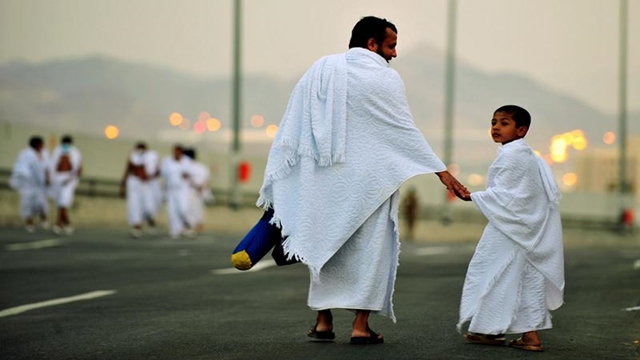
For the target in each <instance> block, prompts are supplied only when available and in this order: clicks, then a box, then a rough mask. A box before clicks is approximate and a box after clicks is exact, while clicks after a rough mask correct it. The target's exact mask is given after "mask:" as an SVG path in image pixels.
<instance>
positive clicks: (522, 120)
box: [494, 105, 531, 128]
mask: <svg viewBox="0 0 640 360" xmlns="http://www.w3.org/2000/svg"><path fill="white" fill-rule="evenodd" d="M497 112H503V113H507V114H509V115H511V118H512V119H513V120H514V121H515V122H516V127H520V126H526V127H527V128H529V127H531V114H529V112H528V111H527V110H525V109H524V108H522V107H520V106H518V105H504V106H501V107H499V108H498V109H497V110H496V111H494V113H497Z"/></svg>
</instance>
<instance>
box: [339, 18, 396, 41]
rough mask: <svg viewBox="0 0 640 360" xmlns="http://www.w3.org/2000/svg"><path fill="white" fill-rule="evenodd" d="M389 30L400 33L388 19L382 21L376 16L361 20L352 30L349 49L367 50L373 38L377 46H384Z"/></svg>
mask: <svg viewBox="0 0 640 360" xmlns="http://www.w3.org/2000/svg"><path fill="white" fill-rule="evenodd" d="M387 28H389V29H391V30H392V31H393V32H394V33H396V34H397V33H398V29H396V26H395V25H393V24H392V23H391V22H389V21H387V19H380V18H377V17H375V16H366V17H363V18H362V19H360V21H358V23H357V24H356V25H355V26H354V27H353V30H351V40H349V49H351V48H354V47H361V48H365V49H366V48H367V42H368V41H369V39H371V38H373V40H375V42H376V44H378V45H382V43H383V42H384V37H385V36H386V35H387Z"/></svg>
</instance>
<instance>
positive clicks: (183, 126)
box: [180, 118, 191, 130]
mask: <svg viewBox="0 0 640 360" xmlns="http://www.w3.org/2000/svg"><path fill="white" fill-rule="evenodd" d="M190 127H191V121H190V120H189V119H187V118H183V119H182V122H181V123H180V129H181V130H189V128H190Z"/></svg>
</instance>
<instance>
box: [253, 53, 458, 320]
mask: <svg viewBox="0 0 640 360" xmlns="http://www.w3.org/2000/svg"><path fill="white" fill-rule="evenodd" d="M444 170H446V167H445V165H444V164H443V163H442V161H441V160H440V159H439V158H438V157H437V156H436V154H435V153H434V152H433V151H432V149H431V148H430V146H429V145H428V143H427V141H426V140H425V138H424V136H423V135H422V133H421V132H420V131H419V130H418V129H417V128H416V126H415V124H414V122H413V118H412V115H411V113H410V110H409V105H408V103H407V99H406V95H405V88H404V83H403V81H402V79H401V78H400V76H399V75H398V73H397V72H396V71H395V70H393V69H391V68H390V67H389V64H388V63H387V62H386V61H385V60H384V58H382V57H381V56H380V55H378V54H376V53H374V52H371V51H369V50H366V49H362V48H353V49H350V50H349V51H348V52H346V53H343V54H337V55H331V56H326V57H323V58H322V59H320V60H318V61H316V62H315V63H314V65H313V66H312V67H311V68H310V69H309V70H308V71H307V73H306V74H305V75H304V76H303V77H302V78H301V80H300V81H299V82H298V84H297V85H296V87H295V89H294V91H293V93H292V96H291V98H290V100H289V104H288V107H287V111H286V113H285V115H284V118H283V120H282V122H281V124H280V127H279V130H278V133H277V135H276V138H275V140H274V143H273V145H272V147H271V150H270V153H269V159H268V162H267V167H266V170H265V178H264V182H263V185H262V188H261V189H260V197H259V199H258V202H257V205H258V206H262V207H264V208H273V209H274V218H273V220H272V221H273V223H275V224H277V225H278V226H280V227H281V229H282V234H283V236H287V239H286V240H285V242H284V244H283V246H284V250H285V253H286V254H288V255H289V256H290V257H295V258H297V259H300V260H301V261H302V262H303V263H304V264H306V265H307V266H308V267H309V270H310V277H311V285H310V289H309V297H308V305H309V307H310V308H311V309H313V310H324V309H329V308H343V309H353V310H371V312H372V313H375V314H380V315H385V316H388V317H390V318H391V319H392V320H393V321H394V322H395V315H394V312H393V302H392V297H393V291H394V286H395V278H396V270H397V266H398V260H399V250H400V242H399V233H398V189H399V188H400V186H401V185H402V183H403V182H405V181H406V180H407V179H409V178H411V177H413V176H416V175H419V174H427V173H435V172H440V171H444Z"/></svg>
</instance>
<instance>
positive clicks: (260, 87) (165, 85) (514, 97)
mask: <svg viewBox="0 0 640 360" xmlns="http://www.w3.org/2000/svg"><path fill="white" fill-rule="evenodd" d="M443 60H444V56H443V55H442V54H441V53H439V52H438V51H436V50H434V49H433V48H431V47H429V46H426V45H425V46H419V47H417V48H415V49H414V51H409V52H406V53H403V54H402V57H401V58H398V59H396V60H394V61H393V62H392V67H393V68H395V69H397V70H398V72H399V73H400V74H401V75H402V77H403V79H404V80H405V83H406V87H407V96H408V99H409V103H410V105H411V109H412V113H413V115H414V117H415V120H416V124H417V125H418V126H419V127H420V128H421V129H422V130H423V132H424V133H425V135H426V137H427V139H428V140H429V142H430V143H431V145H432V147H433V148H434V149H435V150H436V151H437V152H438V153H441V149H442V137H443V136H442V134H443V127H444V125H443V120H442V117H443V103H444V99H443V93H444V77H443V74H444V61H443ZM456 71H457V72H456V99H455V115H456V121H455V130H454V135H455V147H456V152H455V154H456V155H455V158H456V159H457V160H458V161H459V162H460V163H461V164H464V163H467V164H469V165H475V166H478V167H479V168H480V170H482V169H485V168H486V163H487V162H488V161H490V160H491V159H492V158H493V156H494V154H495V146H493V145H492V144H491V140H490V139H489V138H488V136H487V131H488V126H489V120H490V118H491V115H492V111H493V110H494V109H495V108H496V107H498V106H500V105H504V104H507V103H515V104H520V105H522V106H524V107H526V108H527V109H528V110H530V111H531V113H532V115H533V117H534V123H533V126H532V131H531V133H530V135H528V137H527V140H528V141H529V143H530V144H532V145H533V146H534V147H536V148H539V149H541V150H542V151H543V152H544V151H546V149H547V148H548V145H549V140H550V138H551V136H553V135H554V134H559V133H562V132H566V131H570V130H573V129H582V130H583V131H584V132H585V133H586V134H587V137H588V139H589V140H590V141H591V142H592V143H598V142H599V141H600V138H601V136H602V133H603V132H605V131H608V130H613V131H615V130H617V119H616V117H615V116H614V115H611V114H604V113H601V112H599V111H597V110H595V109H594V108H592V107H590V106H588V105H586V104H584V103H581V102H580V101H578V100H576V99H574V98H571V97H570V96H567V95H565V94H562V93H558V92H556V91H553V90H550V89H548V88H546V87H544V86H542V85H541V84H538V83H536V82H534V81H532V80H530V79H528V78H526V77H523V76H520V75H517V74H504V73H500V74H488V73H485V72H482V71H479V70H477V69H474V68H473V67H471V66H469V65H467V64H464V63H458V66H457V69H456ZM300 75H301V74H292V76H291V78H290V79H279V78H273V77H269V76H266V75H264V76H255V75H250V74H249V75H246V76H244V77H243V82H242V94H243V99H242V103H243V119H245V121H244V124H243V127H244V128H248V127H249V126H250V124H249V118H250V116H251V115H252V114H262V115H263V116H264V117H265V118H266V120H267V123H274V124H277V123H278V122H279V121H280V117H281V116H282V114H283V112H284V109H285V108H286V105H287V101H288V98H289V94H290V92H291V89H292V88H293V86H294V85H295V82H296V81H297V79H298V77H299V76H300ZM230 108H231V86H230V79H228V78H219V79H206V78H200V77H195V76H191V75H186V74H183V73H179V72H176V71H174V70H171V69H168V68H162V67H157V66H151V65H147V64H135V63H127V62H123V61H121V60H118V59H114V58H109V57H104V56H92V57H86V58H78V59H60V60H55V61H49V62H45V63H39V64H32V63H25V62H12V63H8V64H4V65H0V121H8V122H27V123H32V124H42V125H46V126H47V127H56V128H60V129H61V131H68V132H72V133H73V132H79V133H87V134H97V133H101V132H102V131H103V129H104V127H105V126H106V125H108V124H114V125H117V126H119V127H120V129H121V134H122V136H123V137H126V138H141V139H151V138H158V137H159V136H160V134H161V133H166V132H167V131H176V132H179V131H180V130H177V129H172V128H171V126H170V125H169V122H168V118H169V115H170V114H171V113H172V112H174V111H177V112H180V113H181V114H183V115H184V116H186V117H188V118H190V119H191V120H194V119H195V118H196V117H197V114H198V113H200V112H201V111H207V112H209V113H210V114H211V115H212V116H214V117H216V118H218V119H220V120H221V121H222V123H223V126H224V127H226V128H229V127H230V126H231V124H230V120H231V113H230ZM629 119H630V121H629V125H630V129H629V130H630V132H633V133H640V121H639V120H640V115H639V114H637V113H636V114H630V116H629ZM216 136H218V135H211V136H209V137H207V138H203V139H205V140H202V141H209V140H210V141H215V142H226V140H224V139H223V138H222V137H221V136H218V137H216ZM246 147H248V145H247V146H245V148H246ZM266 147H268V143H263V144H262V145H255V146H253V148H254V150H256V149H257V151H260V152H265V151H266V150H265V149H264V148H266Z"/></svg>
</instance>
